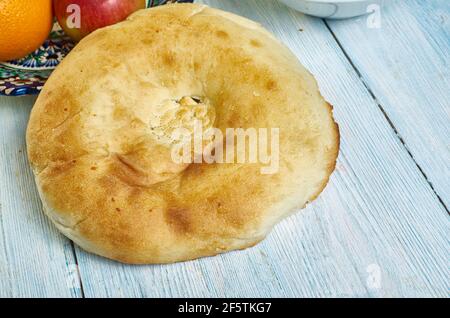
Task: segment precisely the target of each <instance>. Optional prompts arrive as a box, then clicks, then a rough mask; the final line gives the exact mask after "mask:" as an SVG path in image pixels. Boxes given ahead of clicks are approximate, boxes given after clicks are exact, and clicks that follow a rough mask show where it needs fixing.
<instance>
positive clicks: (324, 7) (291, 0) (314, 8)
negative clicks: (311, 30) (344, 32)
mask: <svg viewBox="0 0 450 318" xmlns="http://www.w3.org/2000/svg"><path fill="white" fill-rule="evenodd" d="M280 1H281V2H283V3H285V4H286V5H288V6H290V7H292V8H294V9H296V10H298V11H300V12H303V13H306V14H309V15H312V16H315V17H320V18H329V19H345V18H352V17H356V16H360V15H363V14H366V13H370V12H372V11H373V10H374V6H377V5H378V6H379V5H381V2H382V1H383V0H280Z"/></svg>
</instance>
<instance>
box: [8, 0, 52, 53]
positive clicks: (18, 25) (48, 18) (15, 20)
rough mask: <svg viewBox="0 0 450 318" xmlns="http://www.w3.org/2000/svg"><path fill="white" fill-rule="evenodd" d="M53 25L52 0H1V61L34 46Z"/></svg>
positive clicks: (36, 45)
mask: <svg viewBox="0 0 450 318" xmlns="http://www.w3.org/2000/svg"><path fill="white" fill-rule="evenodd" d="M52 25H53V13H52V1H51V0H0V29H1V30H0V61H7V60H13V59H18V58H21V57H24V56H26V55H27V54H29V53H31V52H33V51H34V50H36V49H37V48H38V47H39V46H40V45H41V44H42V43H43V42H44V41H45V39H46V38H47V36H48V35H49V33H50V31H51V28H52Z"/></svg>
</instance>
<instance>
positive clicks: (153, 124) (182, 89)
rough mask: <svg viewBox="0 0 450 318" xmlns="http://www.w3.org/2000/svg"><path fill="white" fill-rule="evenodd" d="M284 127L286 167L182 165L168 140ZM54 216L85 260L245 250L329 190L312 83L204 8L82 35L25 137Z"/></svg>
mask: <svg viewBox="0 0 450 318" xmlns="http://www.w3.org/2000/svg"><path fill="white" fill-rule="evenodd" d="M189 111H191V112H192V111H193V112H194V113H195V114H196V118H197V119H200V120H201V122H202V124H203V125H205V128H207V127H216V128H219V129H220V130H221V131H224V132H225V131H226V129H227V128H242V129H247V128H255V129H259V128H266V129H269V130H270V129H272V128H278V129H279V168H278V171H277V172H276V173H272V174H263V173H261V168H262V167H264V166H265V165H264V164H263V163H237V162H235V163H228V164H227V163H222V164H221V163H212V164H208V163H205V162H203V163H191V164H189V163H175V162H174V160H172V157H171V150H172V149H173V148H172V146H173V141H172V139H171V134H170V132H171V131H173V129H174V128H178V127H186V126H189V127H192V117H189V116H185V113H186V112H189ZM27 146H28V157H29V161H30V163H31V166H32V169H33V172H34V175H35V180H36V184H37V188H38V191H39V194H40V197H41V199H42V203H43V207H44V211H45V213H46V215H47V216H48V217H49V218H50V219H51V220H52V221H53V223H54V224H55V225H56V227H57V228H58V229H59V230H60V231H61V232H62V233H64V234H65V235H66V236H67V237H69V238H70V239H71V240H73V241H74V242H75V243H76V244H78V245H79V246H81V247H82V248H84V249H85V250H87V251H89V252H92V253H95V254H98V255H101V256H104V257H107V258H110V259H114V260H118V261H121V262H125V263H134V264H149V263H172V262H177V261H185V260H190V259H195V258H199V257H205V256H212V255H216V254H219V253H222V252H226V251H230V250H236V249H243V248H246V247H250V246H253V245H255V244H256V243H258V242H259V241H261V240H262V239H263V238H264V237H265V236H266V235H267V234H268V233H269V232H270V230H271V229H272V228H273V226H274V225H275V224H276V223H277V222H279V221H280V220H281V219H283V218H284V217H287V216H288V215H290V214H291V213H293V212H296V211H298V210H299V209H301V208H303V207H304V206H305V205H306V204H307V203H308V202H310V201H312V200H313V199H315V198H316V197H317V196H318V195H319V194H320V192H321V191H322V190H323V189H324V187H325V186H326V184H327V182H328V179H329V176H330V174H331V173H332V171H333V170H334V167H335V163H336V157H337V155H338V149H339V131H338V127H337V125H336V123H335V122H334V120H333V115H332V108H331V106H330V105H329V104H328V103H327V102H326V101H325V100H324V98H323V97H322V96H321V95H320V93H319V90H318V86H317V83H316V81H315V79H314V78H313V76H312V75H311V74H310V73H309V72H308V71H307V70H306V69H305V68H304V67H303V66H302V65H301V64H300V63H299V61H298V60H297V58H296V57H295V56H294V55H293V54H292V53H291V52H290V51H289V50H288V49H287V48H286V47H285V46H284V45H283V44H281V43H280V42H279V41H278V40H277V39H276V38H275V37H274V36H273V35H271V34H270V33H269V32H267V31H266V30H265V29H263V28H262V27H261V26H260V25H259V24H257V23H255V22H252V21H250V20H247V19H245V18H242V17H239V16H236V15H233V14H231V13H227V12H224V11H220V10H216V9H212V8H210V7H207V6H204V5H196V4H173V5H166V6H161V7H156V8H152V9H145V10H141V11H138V12H136V13H134V14H133V15H131V16H130V17H129V18H128V19H127V20H126V21H124V22H121V23H119V24H116V25H113V26H110V27H106V28H102V29H99V30H97V31H95V32H94V33H92V34H90V35H89V36H87V37H86V38H85V39H83V40H82V41H81V42H80V43H79V44H78V45H76V47H75V48H74V49H73V50H72V52H71V53H70V54H69V55H68V56H67V57H66V58H65V59H64V60H63V61H62V63H61V64H60V65H59V66H58V67H57V69H56V70H55V71H54V72H53V74H52V75H51V77H50V78H49V80H48V81H47V83H46V84H45V86H44V88H43V90H42V92H41V94H40V95H39V97H38V99H37V101H36V103H35V105H34V107H33V110H32V113H31V116H30V120H29V124H28V129H27Z"/></svg>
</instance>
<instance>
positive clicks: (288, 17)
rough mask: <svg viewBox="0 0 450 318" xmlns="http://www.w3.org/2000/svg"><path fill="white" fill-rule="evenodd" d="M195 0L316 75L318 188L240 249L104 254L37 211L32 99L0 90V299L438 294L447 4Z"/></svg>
mask: <svg viewBox="0 0 450 318" xmlns="http://www.w3.org/2000/svg"><path fill="white" fill-rule="evenodd" d="M202 2H204V3H208V4H210V5H211V6H214V7H218V8H222V9H225V10H229V11H232V12H235V13H238V14H241V15H243V16H246V17H249V18H251V19H253V20H256V21H259V22H260V23H261V24H263V25H264V26H265V27H267V28H268V29H269V30H271V31H272V32H273V33H274V34H275V35H276V36H277V37H278V38H280V39H281V40H282V41H283V42H284V43H286V44H287V45H288V46H289V47H290V48H291V49H292V50H293V52H295V54H296V55H297V56H298V58H299V59H300V61H301V62H302V63H303V64H304V65H305V66H306V67H307V68H308V69H309V70H310V71H311V72H312V73H313V74H314V75H315V77H316V78H317V80H318V82H319V85H320V88H321V91H322V93H323V95H324V96H325V97H326V99H327V100H328V101H330V103H332V104H333V105H334V113H335V117H336V120H337V121H338V123H339V125H340V128H341V135H342V144H341V152H340V156H339V159H338V164H337V170H336V171H335V173H334V174H333V176H332V178H331V182H330V184H329V185H328V187H327V188H326V190H325V191H324V193H322V195H321V196H320V197H319V199H318V200H317V201H315V202H314V203H312V204H310V205H309V206H308V207H307V208H306V209H305V210H303V211H302V212H301V213H297V214H296V215H294V216H292V217H291V218H289V219H287V220H285V221H283V222H282V223H280V224H279V225H278V226H277V227H276V228H275V229H274V231H273V232H272V233H271V235H270V236H269V237H268V238H267V239H266V240H265V241H264V242H262V243H261V244H259V245H257V246H256V247H254V248H251V249H248V250H245V251H239V252H231V253H228V254H224V255H220V256H217V257H212V258H206V259H200V260H196V261H191V262H186V263H179V264H173V265H158V266H131V265H124V264H120V263H117V262H113V261H109V260H107V259H104V258H101V257H98V256H95V255H92V254H88V253H86V252H84V251H83V250H81V249H80V248H78V247H77V246H74V244H73V243H72V242H71V241H69V240H68V239H66V238H65V237H64V236H63V235H61V234H59V232H58V231H57V230H56V229H55V228H54V227H53V226H52V225H51V223H50V222H49V220H47V218H46V217H45V216H44V214H43V212H42V208H41V204H40V200H39V198H38V194H37V192H36V188H35V185H34V181H33V177H32V173H31V171H30V169H29V166H28V162H27V157H26V145H25V128H26V125H27V120H28V116H29V112H30V109H31V107H32V105H33V102H34V98H33V97H20V98H18V97H1V98H0V296H2V297H104V296H114V297H136V296H137V297H142V296H143V297H271V296H276V297H283V296H286V297H309V296H312V297H316V296H325V297H332V296H343V297H349V296H358V297H395V296H400V297H405V296H432V297H434V296H441V297H449V291H450V271H449V269H450V267H449V260H450V244H449V243H450V242H449V237H450V222H449V212H448V206H449V204H450V193H449V189H450V169H449V168H450V167H449V164H450V155H449V153H450V143H449V142H450V129H449V124H450V118H449V117H450V107H449V106H450V1H447V0H427V1H423V0H408V1H400V0H397V1H395V0H392V1H385V3H386V5H385V6H383V7H382V8H381V11H380V15H379V17H380V18H381V20H380V21H376V20H374V19H375V18H377V16H373V15H370V16H365V17H359V18H354V19H350V20H342V21H325V20H322V19H316V18H312V17H308V16H305V15H303V14H301V13H298V12H295V11H293V10H290V9H288V8H287V7H285V6H284V5H282V4H280V3H279V2H277V1H274V0H247V1H245V0H210V1H202ZM377 22H381V25H378V24H377ZM292 120H295V118H293V119H292Z"/></svg>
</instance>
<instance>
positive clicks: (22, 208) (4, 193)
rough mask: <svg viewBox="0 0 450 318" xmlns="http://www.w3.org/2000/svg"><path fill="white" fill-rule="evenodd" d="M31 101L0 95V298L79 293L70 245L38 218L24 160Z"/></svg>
mask: <svg viewBox="0 0 450 318" xmlns="http://www.w3.org/2000/svg"><path fill="white" fill-rule="evenodd" d="M33 102H34V98H31V97H20V98H19V97H0V297H79V296H80V293H81V290H80V289H79V288H78V287H79V277H78V273H77V272H76V271H74V269H76V267H75V265H74V264H75V260H74V251H73V247H72V246H71V242H70V241H69V240H68V239H66V238H64V237H63V236H62V235H61V234H59V233H58V231H57V230H56V229H55V228H54V227H53V226H52V225H51V224H50V222H49V221H48V220H47V218H46V217H45V216H44V214H43V212H42V208H41V203H40V200H39V197H38V195H37V192H36V189H35V186H34V180H33V174H32V172H31V170H30V168H29V165H28V161H27V156H26V145H25V128H26V124H27V122H28V115H29V111H30V109H31V105H32V104H33Z"/></svg>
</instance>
